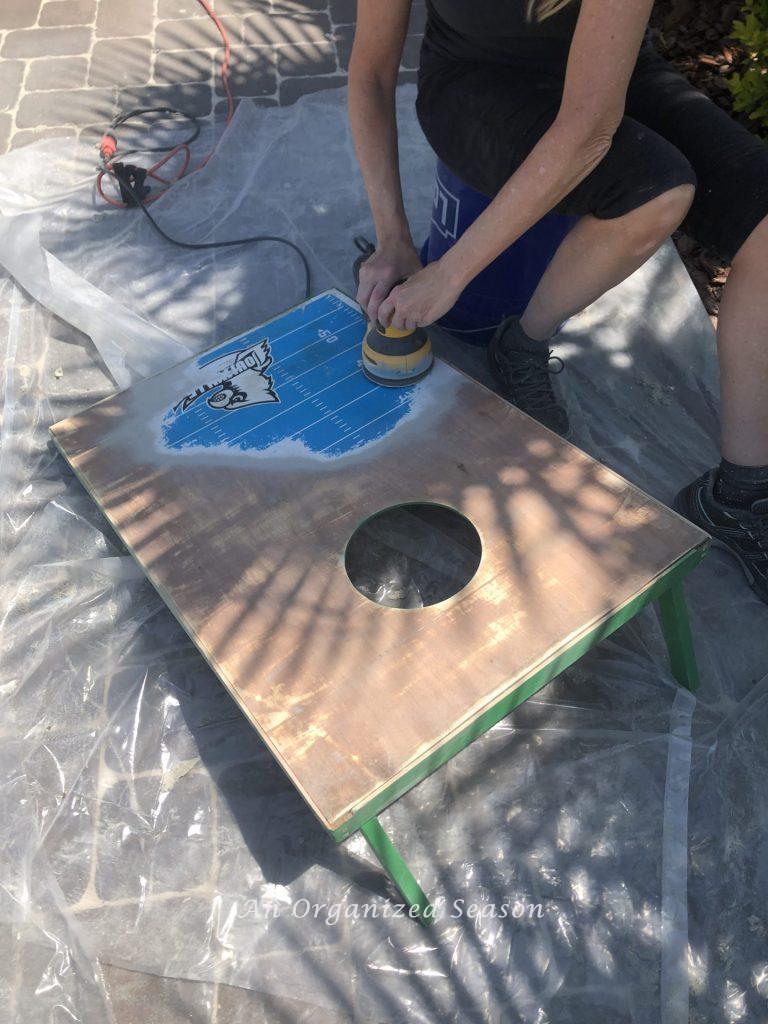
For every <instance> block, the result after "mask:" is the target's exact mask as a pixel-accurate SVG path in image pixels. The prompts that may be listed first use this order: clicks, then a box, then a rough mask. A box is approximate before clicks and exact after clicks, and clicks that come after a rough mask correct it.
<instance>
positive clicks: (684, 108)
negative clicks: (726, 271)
mask: <svg viewBox="0 0 768 1024" xmlns="http://www.w3.org/2000/svg"><path fill="white" fill-rule="evenodd" d="M562 91H563V75H562V70H549V71H547V70H541V67H540V65H539V66H537V67H528V66H523V65H521V64H511V65H507V64H487V63H464V62H458V61H451V60H447V59H445V58H442V57H441V58H439V59H434V58H432V57H431V55H430V53H429V49H428V44H427V45H426V47H425V49H423V50H422V60H421V66H420V69H419V88H418V98H417V101H416V111H417V115H418V118H419V122H420V124H421V127H422V130H423V131H424V134H425V135H426V137H427V139H428V141H429V143H430V145H431V146H432V148H433V149H434V151H435V152H436V154H437V155H438V156H439V157H440V159H441V160H442V161H443V162H444V163H445V164H446V165H447V166H448V167H449V168H450V169H451V170H452V171H453V172H454V173H455V174H456V175H458V177H459V178H461V179H462V180H463V181H465V182H466V183H467V184H468V185H470V186H471V187H472V188H474V189H476V190H477V191H479V192H481V193H483V194H484V195H487V196H491V197H492V196H494V195H496V193H497V192H498V191H499V189H500V188H501V187H502V185H503V184H504V183H505V182H506V181H507V179H508V178H509V177H510V176H511V175H512V173H513V172H514V171H515V170H516V169H517V168H518V167H519V166H520V164H521V163H522V162H523V160H524V159H525V158H526V156H527V155H528V153H529V152H530V151H531V149H532V148H533V147H534V145H535V144H536V142H538V140H539V139H540V138H541V136H542V135H543V134H544V132H545V131H546V130H547V128H548V127H549V126H550V125H551V124H552V122H553V120H554V118H555V116H556V114H557V111H558V108H559V105H560V99H561V96H562ZM625 110H626V116H625V117H624V118H623V119H622V121H621V124H620V126H619V128H618V131H617V132H616V134H615V136H614V138H613V142H612V144H611V147H610V149H609V151H608V153H607V154H606V156H605V157H604V158H603V159H602V160H601V162H600V163H599V164H598V165H597V167H595V168H594V170H592V171H591V172H590V173H589V174H588V175H587V177H586V178H584V180H583V181H582V182H581V183H580V184H578V185H577V186H576V188H574V189H573V191H572V192H570V193H569V194H568V195H567V196H566V197H565V198H564V199H562V200H561V201H560V202H559V203H558V204H557V206H556V207H555V208H554V209H555V210H556V211H557V212H559V213H570V214H577V215H582V214H585V213H591V214H593V215H594V216H595V217H602V218H611V217H619V216H621V215H622V214H624V213H628V212H629V211H630V210H633V209H635V208H636V207H638V206H641V205H642V204H643V203H646V202H648V200H649V199H653V198H654V197H655V196H657V195H660V194H661V193H662V192H666V191H667V190H668V189H670V188H674V187H675V186H677V185H682V184H693V185H696V186H697V187H696V195H695V198H694V201H693V205H692V206H691V209H690V211H689V213H688V215H687V217H686V219H685V221H684V222H683V225H682V228H683V230H684V231H685V232H686V233H687V234H690V235H691V236H692V237H693V238H695V239H696V240H697V241H698V242H699V243H700V244H701V245H704V246H706V247H707V248H709V249H712V250H714V251H715V252H716V253H719V255H720V256H721V257H722V258H723V259H725V260H727V261H730V260H731V259H732V258H733V256H734V254H735V253H736V251H737V250H738V249H739V247H740V246H741V244H742V242H744V241H745V240H746V238H747V236H748V235H749V234H750V232H751V231H752V229H753V228H754V227H756V225H757V224H758V223H759V222H760V221H761V220H762V218H763V217H764V216H766V214H768V146H766V145H765V143H763V142H761V141H760V139H758V138H757V137H756V136H755V135H753V134H752V133H751V132H750V131H748V130H747V129H746V128H744V127H742V126H741V125H740V124H738V123H737V122H736V121H734V120H733V118H731V117H730V116H729V115H728V114H727V113H725V111H723V110H721V109H720V108H719V107H718V106H717V105H716V104H715V103H713V102H712V101H711V100H710V99H709V98H708V97H707V96H705V95H704V94H703V93H702V92H700V91H699V90H698V89H696V88H695V87H694V86H693V85H691V84H690V83H689V82H688V81H687V79H685V78H684V77H683V76H682V75H680V74H679V73H678V72H677V71H675V70H674V68H673V67H672V66H671V65H670V64H669V63H668V62H667V61H666V60H664V58H663V57H661V55H660V54H659V53H658V52H657V51H656V50H655V49H654V48H653V46H652V45H650V44H649V43H648V42H646V43H644V44H643V47H642V49H641V51H640V56H639V57H638V61H637V65H636V66H635V69H634V71H633V74H632V78H631V80H630V84H629V88H628V91H627V100H626V107H625Z"/></svg>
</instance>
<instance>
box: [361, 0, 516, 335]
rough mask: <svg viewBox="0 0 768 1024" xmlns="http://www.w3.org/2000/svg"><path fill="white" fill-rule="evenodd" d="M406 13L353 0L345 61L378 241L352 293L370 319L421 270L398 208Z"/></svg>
mask: <svg viewBox="0 0 768 1024" xmlns="http://www.w3.org/2000/svg"><path fill="white" fill-rule="evenodd" d="M521 2H522V0H521ZM410 11H411V0H358V5H357V26H356V29H355V40H354V44H353V46H352V54H351V57H350V61H349V94H348V95H349V119H350V124H351V127H352V138H353V140H354V143H355V152H356V153H357V159H358V162H359V164H360V169H361V171H362V175H363V181H364V182H365V189H366V192H367V194H368V201H369V204H370V207H371V212H372V214H373V220H374V224H375V226H376V238H377V243H378V244H377V249H376V253H375V254H374V255H373V256H372V257H371V258H370V259H369V260H366V262H365V264H364V265H363V267H362V268H361V271H360V288H359V290H358V295H357V298H358V302H360V304H361V305H362V306H364V307H365V308H366V309H367V311H368V314H369V316H371V318H374V317H375V316H376V314H377V311H378V304H379V302H380V301H381V299H382V298H383V297H384V296H385V295H386V294H387V292H388V291H389V289H390V288H391V286H392V285H393V284H394V283H395V281H397V280H399V279H400V278H402V277H407V276H408V275H409V274H413V273H415V272H416V271H417V270H420V269H421V261H420V260H419V257H418V253H417V252H416V249H415V247H414V244H413V240H412V238H411V232H410V228H409V226H408V220H407V218H406V215H405V208H404V206H403V193H402V186H401V183H400V169H399V164H398V149H397V121H396V117H395V87H396V85H397V74H398V70H399V68H400V58H401V56H402V52H403V44H404V42H405V37H406V34H407V31H408V18H409V15H410Z"/></svg>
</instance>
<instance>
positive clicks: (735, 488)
mask: <svg viewBox="0 0 768 1024" xmlns="http://www.w3.org/2000/svg"><path fill="white" fill-rule="evenodd" d="M714 495H715V501H719V502H720V504H721V505H730V506H732V507H733V508H751V507H752V505H753V504H754V502H756V501H760V500H761V499H762V498H768V466H737V465H736V464H735V463H733V462H728V460H727V459H723V460H722V461H721V462H720V468H719V469H718V471H717V476H716V477H715V487H714Z"/></svg>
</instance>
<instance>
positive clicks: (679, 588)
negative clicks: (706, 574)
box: [658, 583, 699, 690]
mask: <svg viewBox="0 0 768 1024" xmlns="http://www.w3.org/2000/svg"><path fill="white" fill-rule="evenodd" d="M658 600H659V610H660V612H661V626H662V629H663V630H664V637H665V639H666V641H667V650H668V651H669V661H670V664H671V666H672V675H673V676H674V677H675V679H676V680H677V681H678V683H680V685H681V686H684V687H685V688H686V689H687V690H695V689H696V688H697V687H698V685H699V670H698V667H697V665H696V652H695V650H694V647H693V637H692V635H691V626H690V623H689V621H688V608H687V606H686V603H685V594H684V592H683V585H682V583H674V584H673V585H672V586H671V587H670V588H669V589H668V590H665V591H664V593H663V594H662V595H661V596H660V597H659V599H658Z"/></svg>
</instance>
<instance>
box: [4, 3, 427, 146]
mask: <svg viewBox="0 0 768 1024" xmlns="http://www.w3.org/2000/svg"><path fill="white" fill-rule="evenodd" d="M213 6H214V9H215V11H216V13H217V14H218V15H219V17H220V18H221V19H222V21H223V23H224V25H225V27H226V30H227V33H228V35H229V38H230V43H231V46H232V64H231V72H230V85H231V88H232V92H233V94H234V95H235V97H243V96H247V97H249V98H251V99H252V100H254V101H255V102H256V103H259V104H261V105H265V106H273V105H277V104H279V105H282V106H285V105H288V104H290V103H294V102H295V101H296V100H297V99H298V97H299V96H301V95H302V94H304V93H308V92H314V91H316V90H318V89H328V88H334V87H335V86H338V85H343V84H344V83H345V82H346V74H347V67H348V63H349V53H350V50H351V46H352V36H353V33H354V18H355V7H356V3H355V0H213ZM423 19H424V5H423V3H422V2H421V0H416V2H415V4H414V10H413V15H412V19H411V29H410V34H409V36H408V39H407V41H406V45H405V51H404V54H403V61H402V69H401V80H402V81H410V80H413V78H414V77H415V69H416V66H417V62H418V52H419V45H420V42H421V28H422V25H423ZM221 52H222V51H221V40H220V37H219V33H218V31H217V30H216V27H215V25H214V24H213V22H212V21H211V20H210V18H208V17H207V15H206V14H205V12H204V10H203V8H202V7H201V6H200V4H199V3H198V2H197V0H2V3H0V152H4V151H6V150H7V149H8V148H15V147H17V146H23V145H26V144H27V143H29V142H31V141H33V140H35V139H39V138H46V137H73V136H80V137H83V138H85V139H91V138H92V139H93V140H94V142H95V141H97V139H98V138H99V137H100V135H101V133H102V132H103V131H104V129H105V128H106V126H107V125H108V124H109V121H110V120H111V118H112V117H113V116H114V115H115V114H116V113H118V112H119V111H121V110H128V109H130V108H131V107H135V106H172V107H178V108H179V109H182V110H185V111H187V112H189V113H192V114H196V115H198V116H200V117H209V116H213V115H214V114H215V113H216V112H220V111H221V110H222V108H223V100H222V98H221V97H222V92H221V87H220V83H219V82H218V67H219V60H220V57H221Z"/></svg>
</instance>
